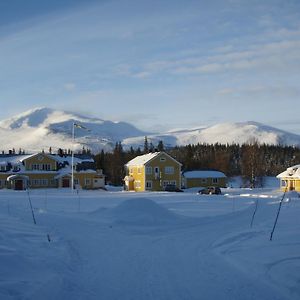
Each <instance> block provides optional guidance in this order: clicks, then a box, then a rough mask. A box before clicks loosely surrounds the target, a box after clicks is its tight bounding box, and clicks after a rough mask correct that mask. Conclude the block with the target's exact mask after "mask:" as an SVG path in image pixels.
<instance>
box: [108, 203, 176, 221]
mask: <svg viewBox="0 0 300 300" xmlns="http://www.w3.org/2000/svg"><path fill="white" fill-rule="evenodd" d="M109 213H110V215H111V216H112V218H113V220H114V222H116V223H123V224H135V225H139V226H149V225H150V226H153V225H163V224H174V223H176V222H178V221H180V220H181V217H180V216H177V215H176V214H174V213H173V212H171V211H169V210H168V209H167V208H164V207H163V206H161V205H160V204H157V203H156V202H154V201H153V200H150V199H147V198H133V199H128V200H125V201H124V202H122V203H121V204H119V205H118V206H117V207H115V208H112V209H111V210H110V212H109Z"/></svg>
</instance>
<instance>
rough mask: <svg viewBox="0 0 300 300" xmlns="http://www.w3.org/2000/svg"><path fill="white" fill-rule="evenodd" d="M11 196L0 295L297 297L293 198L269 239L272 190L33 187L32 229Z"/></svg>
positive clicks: (4, 214) (298, 243) (298, 241)
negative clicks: (218, 192)
mask: <svg viewBox="0 0 300 300" xmlns="http://www.w3.org/2000/svg"><path fill="white" fill-rule="evenodd" d="M46 194H47V195H46ZM15 195H16V194H12V193H9V192H6V193H5V194H4V193H3V194H2V195H1V196H4V197H1V220H2V222H3V224H2V225H3V226H1V228H2V229H1V236H0V237H1V239H0V241H1V248H0V262H1V265H4V266H6V268H5V271H6V272H8V270H9V265H8V263H7V261H6V260H5V258H8V257H9V258H10V261H9V262H10V264H11V265H12V268H11V269H12V270H10V280H8V279H7V277H5V274H3V273H2V275H0V296H1V297H0V298H1V299H139V300H140V299H172V300H173V299H190V300H192V299H299V296H300V288H299V282H300V275H299V274H300V272H299V270H300V254H299V253H300V238H299V234H298V233H299V230H300V222H299V221H298V219H299V218H298V219H297V214H298V216H299V212H300V203H299V200H294V201H293V202H292V203H287V204H286V205H284V207H283V211H282V215H281V219H280V227H279V228H278V231H276V233H275V237H274V241H272V242H270V241H269V233H270V228H271V227H272V225H273V221H274V217H275V214H276V209H277V207H278V200H279V196H280V195H279V194H278V193H276V192H271V193H268V194H267V196H262V194H254V195H250V194H249V195H247V196H245V195H244V196H241V193H240V194H234V193H233V194H232V195H227V196H199V195H195V194H189V193H180V194H171V193H170V194H169V193H145V194H142V196H141V194H139V195H137V194H130V193H117V192H115V193H97V192H94V193H92V192H87V193H84V192H82V194H81V195H80V198H79V197H77V196H76V195H75V196H74V195H70V194H68V193H66V194H51V192H45V194H41V193H39V194H38V193H35V192H33V193H32V195H31V198H32V202H33V204H34V208H35V212H36V216H37V222H38V224H37V225H36V226H35V225H33V224H31V223H30V221H31V222H32V220H30V214H29V211H28V207H27V206H26V204H25V202H24V201H25V200H26V199H25V194H23V195H22V194H17V198H16V197H15ZM41 195H43V196H41ZM18 197H19V198H20V199H18ZM22 197H23V199H22ZM76 197H77V198H76ZM256 199H259V207H258V210H257V214H256V216H255V220H254V226H253V227H252V228H250V220H251V216H252V213H253V208H254V205H253V204H254V201H255V200H256ZM8 201H9V202H10V209H9V210H8V209H7V207H8ZM21 201H23V202H21ZM22 205H23V206H22ZM48 233H49V234H50V237H51V242H50V243H49V242H48V241H47V240H46V236H47V234H48ZM18 237H21V240H18ZM16 240H17V242H16ZM291 241H293V242H291ZM5 244H6V246H5ZM5 247H6V248H5ZM3 249H6V250H5V251H6V252H5V251H4V250H3ZM29 254H30V257H28V255H29ZM16 258H18V260H19V261H16ZM20 263H21V264H20ZM25 263H26V264H25ZM282 276H285V281H282V280H281V279H282Z"/></svg>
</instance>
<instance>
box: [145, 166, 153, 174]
mask: <svg viewBox="0 0 300 300" xmlns="http://www.w3.org/2000/svg"><path fill="white" fill-rule="evenodd" d="M146 174H148V175H150V174H152V167H146Z"/></svg>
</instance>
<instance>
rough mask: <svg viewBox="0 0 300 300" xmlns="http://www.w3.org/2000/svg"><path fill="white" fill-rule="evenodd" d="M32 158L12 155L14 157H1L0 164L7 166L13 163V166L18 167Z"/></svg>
mask: <svg viewBox="0 0 300 300" xmlns="http://www.w3.org/2000/svg"><path fill="white" fill-rule="evenodd" d="M30 156H31V155H12V156H4V157H0V164H2V165H7V164H8V163H11V164H12V165H16V164H19V163H20V162H22V161H23V160H24V159H26V158H28V157H30Z"/></svg>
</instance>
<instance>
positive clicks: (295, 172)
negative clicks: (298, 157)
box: [276, 165, 300, 179]
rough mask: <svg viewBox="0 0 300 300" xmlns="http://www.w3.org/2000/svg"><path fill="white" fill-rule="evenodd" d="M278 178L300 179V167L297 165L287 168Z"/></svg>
mask: <svg viewBox="0 0 300 300" xmlns="http://www.w3.org/2000/svg"><path fill="white" fill-rule="evenodd" d="M276 177H277V178H289V177H290V178H299V179H300V165H295V166H292V167H289V168H287V169H286V170H285V171H284V172H282V173H280V174H278V175H277V176H276Z"/></svg>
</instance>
